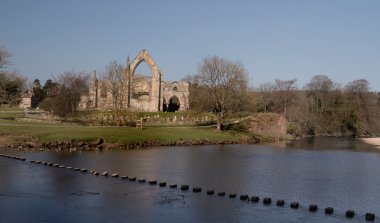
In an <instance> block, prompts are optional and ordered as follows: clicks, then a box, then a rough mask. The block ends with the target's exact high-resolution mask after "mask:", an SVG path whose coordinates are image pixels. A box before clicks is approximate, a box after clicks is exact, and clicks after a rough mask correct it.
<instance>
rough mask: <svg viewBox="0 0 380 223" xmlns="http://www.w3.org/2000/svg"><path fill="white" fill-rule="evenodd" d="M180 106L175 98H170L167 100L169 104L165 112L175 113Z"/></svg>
mask: <svg viewBox="0 0 380 223" xmlns="http://www.w3.org/2000/svg"><path fill="white" fill-rule="evenodd" d="M180 106H181V104H180V101H179V99H178V97H177V96H175V95H174V96H172V97H171V98H170V99H169V103H168V104H167V111H168V112H176V111H179V108H180Z"/></svg>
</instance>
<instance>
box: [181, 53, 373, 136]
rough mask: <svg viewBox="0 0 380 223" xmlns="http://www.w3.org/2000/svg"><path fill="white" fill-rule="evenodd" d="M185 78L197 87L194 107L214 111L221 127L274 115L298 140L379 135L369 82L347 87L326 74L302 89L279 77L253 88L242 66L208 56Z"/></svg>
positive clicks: (193, 88) (192, 98) (192, 95)
mask: <svg viewBox="0 0 380 223" xmlns="http://www.w3.org/2000/svg"><path fill="white" fill-rule="evenodd" d="M185 80H186V81H189V82H191V83H192V84H191V85H190V107H191V109H192V110H195V111H203V112H213V113H215V114H216V117H217V128H218V129H222V128H223V118H224V117H234V116H236V115H237V114H239V113H254V112H263V113H268V112H273V113H279V114H282V115H284V116H285V118H286V119H287V120H288V121H289V126H288V133H289V134H293V135H297V136H305V135H350V136H366V135H367V136H369V135H379V134H380V94H379V93H376V92H372V91H370V83H369V82H368V81H367V80H365V79H358V80H353V81H351V82H349V83H348V84H346V85H345V86H342V85H341V84H339V83H336V82H334V81H332V80H331V79H330V78H329V77H328V76H326V75H315V76H314V77H312V78H311V80H310V82H309V83H307V84H306V85H305V86H303V87H302V88H298V87H297V85H296V83H297V80H296V79H291V80H279V79H277V80H275V81H274V82H272V83H264V84H261V85H260V86H259V87H258V88H256V89H252V88H251V89H250V88H249V87H248V74H247V71H246V70H245V68H244V66H243V65H242V64H240V63H239V62H233V61H230V60H227V59H223V58H219V57H208V58H206V59H205V60H204V61H203V63H202V64H201V65H200V66H199V68H198V73H197V74H195V75H190V76H187V77H186V78H185Z"/></svg>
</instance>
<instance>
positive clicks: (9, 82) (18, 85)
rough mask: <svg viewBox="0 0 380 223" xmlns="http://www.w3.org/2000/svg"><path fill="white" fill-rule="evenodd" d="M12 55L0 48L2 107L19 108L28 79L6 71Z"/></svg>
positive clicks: (0, 94)
mask: <svg viewBox="0 0 380 223" xmlns="http://www.w3.org/2000/svg"><path fill="white" fill-rule="evenodd" d="M9 57H10V53H9V52H8V51H7V50H6V49H4V48H3V47H0V106H4V105H6V106H17V105H18V104H19V103H20V101H21V94H22V92H23V91H24V90H25V86H26V85H25V83H26V78H24V77H22V76H20V75H18V74H16V73H15V72H10V71H8V70H6V69H5V68H6V66H7V65H9V64H10V61H9V60H8V58H9Z"/></svg>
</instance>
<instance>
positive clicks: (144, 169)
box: [0, 137, 380, 222]
mask: <svg viewBox="0 0 380 223" xmlns="http://www.w3.org/2000/svg"><path fill="white" fill-rule="evenodd" d="M0 153H2V154H8V155H15V156H19V157H24V158H26V159H27V160H26V161H25V162H23V161H19V160H15V159H9V158H5V157H0V179H1V183H0V222H346V221H348V220H349V221H350V222H366V221H365V217H364V215H365V213H367V212H371V213H375V214H376V221H378V220H379V219H378V217H379V215H380V193H379V188H380V177H379V176H380V152H379V151H378V150H375V149H374V147H372V146H370V145H366V144H364V143H362V142H361V141H359V140H356V139H354V138H329V137H319V138H311V139H303V140H301V141H296V142H293V143H291V144H285V143H284V144H277V145H210V146H191V147H157V148H145V149H140V150H112V151H89V152H71V153H69V152H55V151H39V152H38V151H27V152H26V151H13V150H6V149H0ZM30 160H40V161H42V162H52V163H58V164H62V165H64V166H66V167H67V166H71V167H79V168H86V169H87V170H88V171H90V170H96V171H98V172H100V173H102V172H103V171H108V173H109V174H111V173H119V174H120V176H121V175H126V176H129V177H136V178H137V179H142V178H144V179H146V180H147V181H149V180H157V181H158V182H167V185H166V187H159V186H158V185H150V184H148V183H139V182H138V181H129V180H123V179H121V178H120V177H111V176H108V177H104V176H101V175H98V176H94V175H92V174H90V173H89V172H87V173H82V172H80V171H74V170H70V169H66V168H56V167H50V166H46V165H41V164H35V163H31V162H30ZM170 184H177V185H178V186H180V185H183V184H188V185H189V186H190V190H189V191H181V190H180V189H179V188H177V189H171V188H169V185H170ZM193 187H201V188H202V192H200V193H193V192H192V188H193ZM211 189H212V190H214V191H215V194H214V195H207V194H206V190H211ZM218 192H225V193H226V196H224V197H220V196H218V195H217V193H218ZM233 193H236V194H237V197H236V198H229V196H228V195H229V194H233ZM242 194H247V195H249V196H253V195H256V196H259V197H260V198H261V199H260V202H258V203H254V202H250V201H241V200H240V198H239V196H240V195H242ZM263 197H271V198H272V204H271V205H264V204H263V203H262V198H263ZM278 199H283V200H284V201H285V206H284V207H278V206H276V200H278ZM294 201H295V202H299V204H300V208H299V209H291V208H290V207H289V204H290V202H294ZM310 204H317V205H318V211H317V212H313V213H312V212H309V205H310ZM325 207H333V208H334V213H333V214H332V215H326V214H325V213H324V208H325ZM348 209H352V210H354V211H355V216H354V218H353V219H347V218H346V217H345V213H346V211H347V210H348Z"/></svg>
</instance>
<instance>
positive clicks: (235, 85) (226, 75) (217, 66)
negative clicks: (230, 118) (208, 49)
mask: <svg viewBox="0 0 380 223" xmlns="http://www.w3.org/2000/svg"><path fill="white" fill-rule="evenodd" d="M247 82H248V73H247V71H246V69H245V68H244V66H243V65H242V64H241V63H238V62H231V61H230V60H228V59H223V58H219V57H217V56H213V57H207V58H205V59H204V60H203V62H202V64H201V65H200V66H199V68H198V74H197V75H195V84H197V86H198V87H199V88H200V89H202V91H204V93H205V92H207V95H204V96H205V97H206V98H208V99H209V100H204V101H206V102H207V101H209V103H210V105H209V108H211V110H212V111H213V112H215V114H216V117H217V129H218V130H222V126H223V119H224V117H225V115H226V114H227V113H228V112H233V111H235V110H237V109H239V106H240V105H241V104H244V102H242V101H243V100H244V99H246V97H244V96H245V95H246V92H247ZM207 103H208V102H207ZM206 108H207V107H206Z"/></svg>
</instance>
